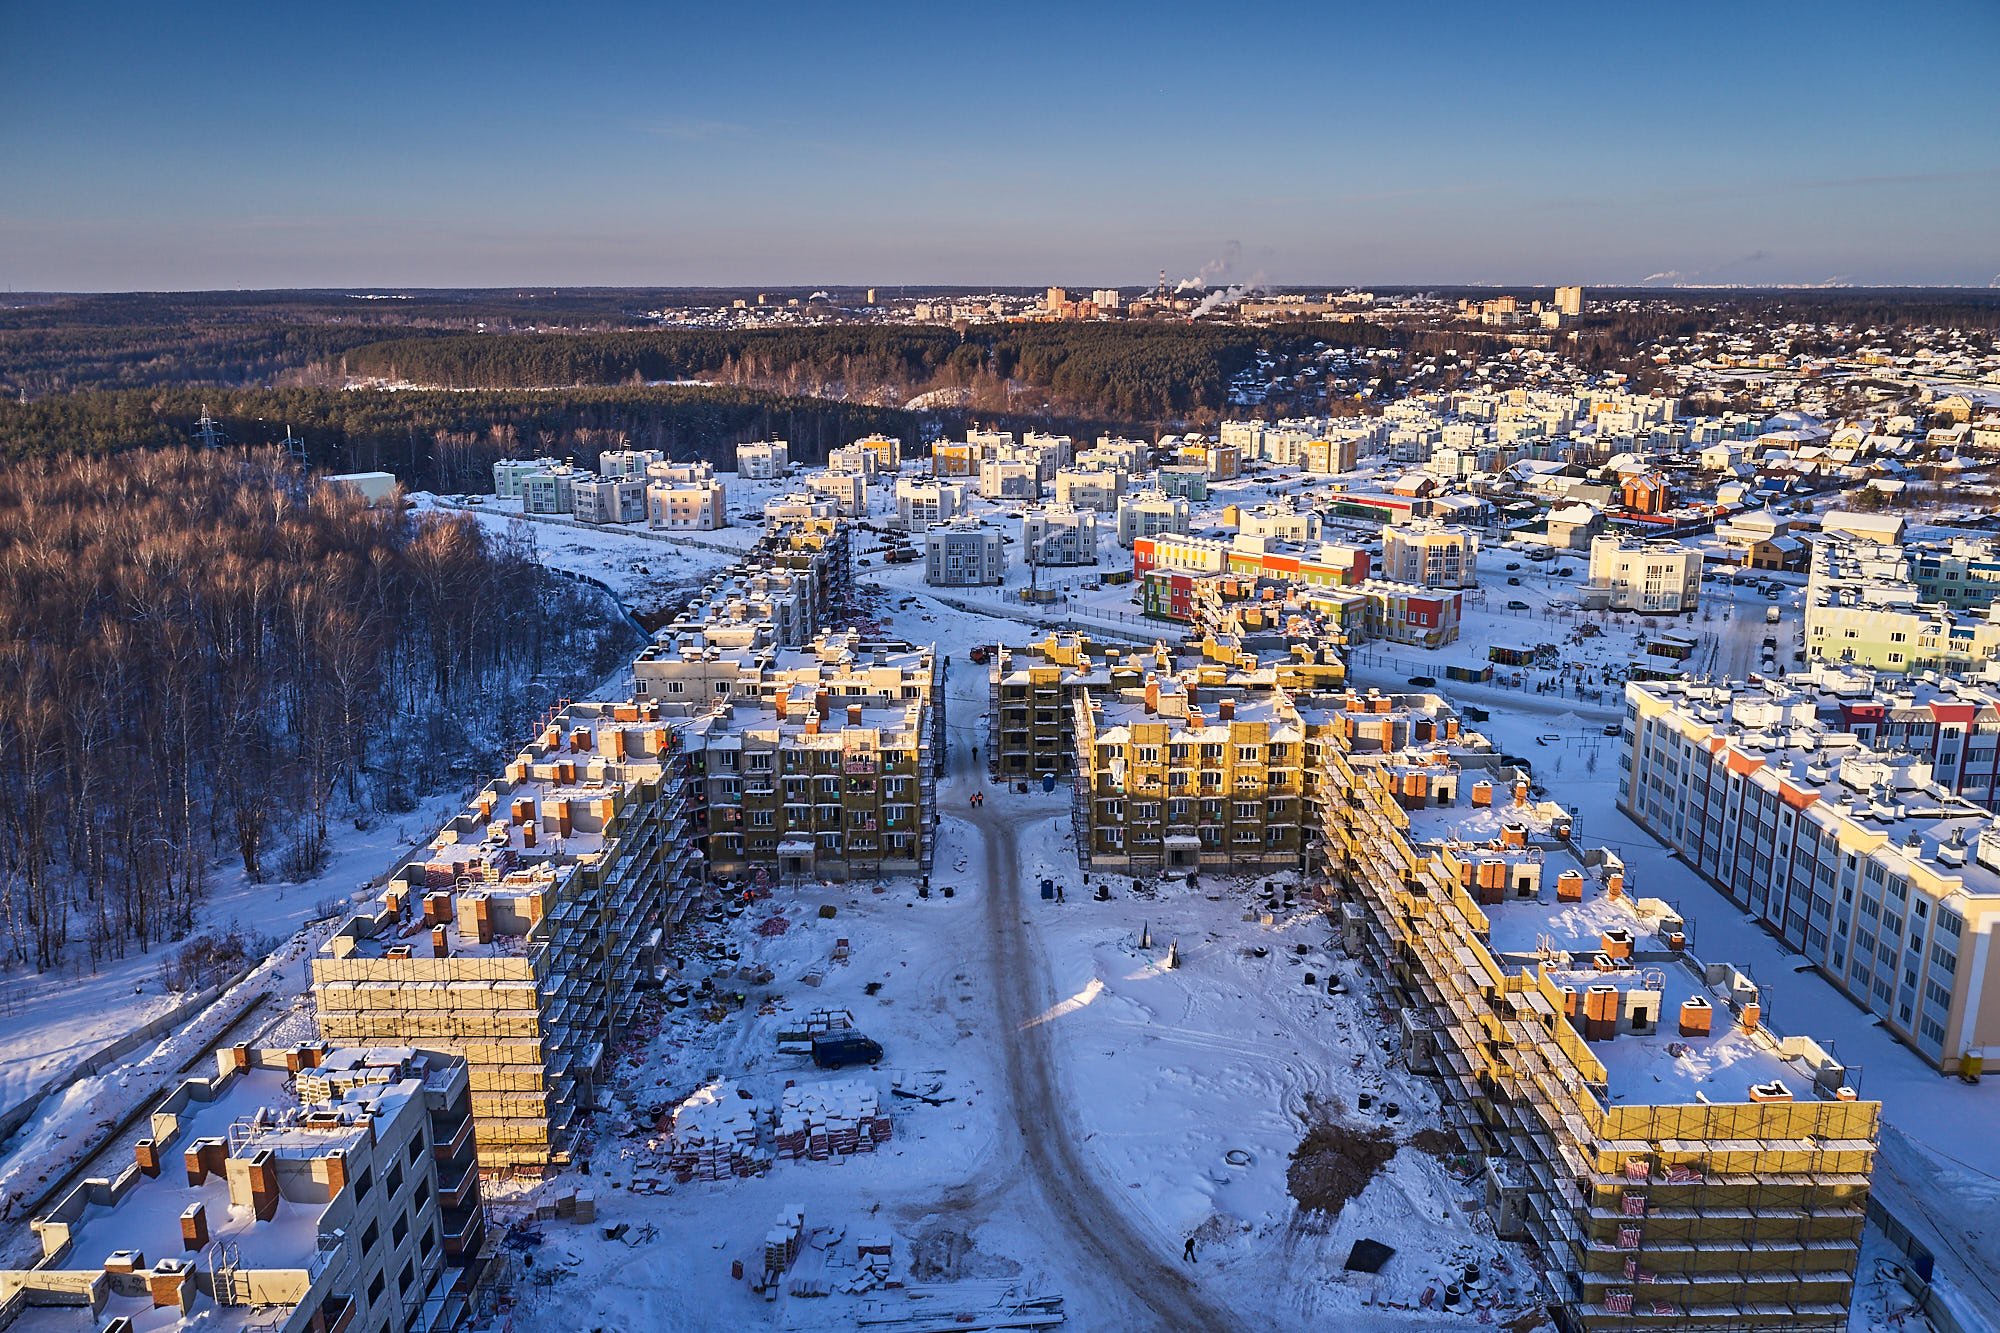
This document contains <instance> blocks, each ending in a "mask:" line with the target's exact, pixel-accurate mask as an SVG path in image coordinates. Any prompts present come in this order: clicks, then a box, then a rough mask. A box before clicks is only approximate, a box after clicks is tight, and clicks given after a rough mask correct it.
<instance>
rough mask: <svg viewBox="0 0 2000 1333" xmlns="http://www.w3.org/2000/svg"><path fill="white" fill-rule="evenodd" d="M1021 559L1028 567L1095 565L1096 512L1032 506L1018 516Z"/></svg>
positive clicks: (1071, 506)
mask: <svg viewBox="0 0 2000 1333" xmlns="http://www.w3.org/2000/svg"><path fill="white" fill-rule="evenodd" d="M1021 556H1022V558H1023V559H1024V560H1026V561H1027V562H1028V563H1029V564H1031V565H1094V564H1096V563H1097V511H1096V510H1094V509H1078V508H1076V507H1075V506H1074V505H1066V504H1051V505H1037V506H1034V507H1032V508H1030V509H1028V510H1026V511H1025V512H1023V513H1022V515H1021Z"/></svg>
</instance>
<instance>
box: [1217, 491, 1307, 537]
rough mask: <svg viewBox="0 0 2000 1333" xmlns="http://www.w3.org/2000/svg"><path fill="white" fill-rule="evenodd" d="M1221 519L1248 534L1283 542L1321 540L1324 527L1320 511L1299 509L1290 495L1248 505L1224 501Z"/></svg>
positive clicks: (1229, 525) (1241, 533)
mask: <svg viewBox="0 0 2000 1333" xmlns="http://www.w3.org/2000/svg"><path fill="white" fill-rule="evenodd" d="M1222 523H1223V526H1224V527H1234V528H1235V529H1236V531H1237V532H1238V533H1239V534H1240V535H1242V536H1245V537H1268V538H1270V539H1271V540H1272V541H1280V542H1311V541H1318V540H1319V535H1320V533H1321V531H1322V530H1323V527H1322V524H1321V521H1320V516H1319V515H1318V514H1316V513H1314V512H1313V511H1312V510H1310V509H1300V508H1299V507H1298V506H1297V505H1296V504H1294V503H1293V502H1292V501H1291V499H1290V498H1289V497H1287V498H1286V499H1282V500H1276V501H1273V502H1272V503H1270V504H1262V505H1252V506H1250V507H1249V508H1247V509H1244V508H1240V507H1238V506H1236V505H1224V506H1223V509H1222Z"/></svg>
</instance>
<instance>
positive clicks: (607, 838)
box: [312, 701, 702, 1172]
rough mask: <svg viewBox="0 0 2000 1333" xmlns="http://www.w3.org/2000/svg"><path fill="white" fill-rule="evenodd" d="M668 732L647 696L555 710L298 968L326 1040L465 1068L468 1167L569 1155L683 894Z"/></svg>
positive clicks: (530, 1163) (677, 763) (680, 762)
mask: <svg viewBox="0 0 2000 1333" xmlns="http://www.w3.org/2000/svg"><path fill="white" fill-rule="evenodd" d="M685 730H686V726H685V722H684V721H681V720H676V719H673V718H670V717H664V716H662V713H661V710H660V706H659V704H658V703H656V702H650V701H649V702H644V703H618V704H596V703H586V704H573V705H571V706H570V707H569V708H568V709H566V710H564V711H563V712H562V713H560V714H558V715H557V716H556V717H555V718H554V719H553V720H552V721H551V722H550V723H549V724H548V726H547V727H546V728H544V730H543V731H542V732H541V734H540V735H539V736H537V738H536V740H535V742H534V744H532V745H531V746H529V747H528V748H527V749H525V750H523V751H522V752H521V754H520V755H519V756H518V757H517V758H516V759H515V760H514V761H513V762H512V763H510V764H509V765H508V766H507V771H506V775H505V776H504V777H503V778H501V779H497V780H495V781H493V782H489V783H488V784H487V785H486V787H485V789H484V790H483V791H482V792H481V793H480V795H479V797H478V798H477V799H476V800H475V801H474V803H473V806H472V808H471V809H470V810H468V811H466V812H465V813H464V814H462V815H460V816H458V817H457V818H456V819H454V820H452V821H451V823H449V824H447V825H446V826H445V827H444V829H443V830H442V831H441V832H440V833H439V834H438V836H437V837H436V838H434V839H432V841H431V845H430V849H429V850H428V851H427V852H425V853H424V854H422V855H421V856H419V857H418V858H416V859H414V860H412V861H411V862H410V863H409V864H407V865H405V866H404V867H403V868H402V869H400V870H398V871H397V872H396V873H395V874H394V875H393V876H392V877H391V879H390V882H389V887H388V888H387V889H386V890H385V891H384V892H383V894H382V896H381V897H380V899H378V900H377V902H376V903H375V905H374V906H373V907H372V908H371V909H370V910H367V911H364V912H362V913H360V914H358V915H356V916H354V917H353V918H351V919H349V920H348V921H347V922H346V924H344V925H343V926H342V927H341V928H340V929H339V930H338V931H336V932H335V933H334V935H333V937H332V939H330V940H329V941H328V942H327V943H326V945H325V946H323V947H322V948H321V950H320V952H319V954H318V955H317V956H316V957H315V958H314V959H313V961H312V976H313V999H314V1003H315V1007H316V1009H317V1013H318V1022H319V1030H320V1035H321V1036H322V1037H323V1038H325V1039H326V1040H327V1041H330V1042H342V1043H354V1044H361V1045H375V1044H382V1043H392V1044H393V1043H396V1042H403V1041H411V1040H415V1041H422V1042H427V1043H434V1044H436V1045H439V1046H442V1047H446V1048H449V1049H452V1050H456V1051H459V1052H460V1053H462V1054H463V1055H464V1056H465V1058H466V1062H467V1064H468V1065H469V1066H470V1071H471V1078H472V1106H473V1114H474V1116H475V1117H476V1119H477V1121H478V1126H479V1163H480V1166H481V1168H482V1169H485V1170H490V1171H516V1170H518V1171H528V1172H536V1171H540V1170H541V1169H543V1168H545V1167H547V1166H549V1165H552V1164H561V1163H563V1162H565V1161H566V1160H568V1155H569V1152H570V1149H571V1146H572V1145H573V1143H574V1141H575V1137H576V1134H577V1132H578V1130H579V1129H580V1127H581V1126H580V1117H581V1115H582V1113H583V1112H584V1111H586V1110H588V1109H589V1108H590V1107H591V1106H592V1105H593V1104H594V1103H595V1100H596V1089H597V1085H598V1083H599V1080H600V1079H601V1078H602V1077H603V1074H604V1064H605V1060H606V1052H607V1051H608V1050H609V1049H610V1048H611V1046H612V1045H613V1044H614V1043H615V1041H616V1040H617V1037H618V1035H619V1034H620V1033H621V1032H622V1031H623V1030H624V1029H625V1027H626V1025H627V1024H628V1023H629V1022H630V1021H631V1018H632V1015H633V1012H634V1010H635V1009H636V1007H637V1004H638V997H639V986H640V982H641V980H642V979H648V980H650V979H655V978H654V977H653V972H654V969H655V968H656V967H657V966H658V964H659V961H660V956H659V950H660V948H661V945H662V943H663V941H664V939H665V938H666V936H667V935H668V934H669V933H671V932H672V931H673V930H674V928H675V927H676V925H677V924H678V923H679V921H680V919H681V917H682V915H684V914H685V912H686V910H687V908H688V906H689V904H690V903H691V902H692V901H693V899H694V896H695V895H696V893H697V892H698V890H699V888H700V885H701V880H702V877H701V862H700V855H699V852H698V850H697V849H696V847H695V845H694V831H693V823H692V819H691V814H692V810H691V802H690V799H689V791H688V777H689V772H690V764H689V761H688V756H687V751H688V742H687V738H686V736H685V735H684V732H685Z"/></svg>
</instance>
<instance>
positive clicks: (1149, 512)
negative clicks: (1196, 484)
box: [1118, 490, 1193, 546]
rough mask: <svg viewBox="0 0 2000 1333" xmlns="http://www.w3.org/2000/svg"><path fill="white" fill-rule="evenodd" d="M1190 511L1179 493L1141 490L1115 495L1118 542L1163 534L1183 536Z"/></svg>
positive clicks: (1125, 544)
mask: <svg viewBox="0 0 2000 1333" xmlns="http://www.w3.org/2000/svg"><path fill="white" fill-rule="evenodd" d="M1192 512H1193V510H1192V509H1191V508H1190V507H1189V505H1188V502H1187V501H1186V500H1185V499H1183V498H1182V497H1180V496H1177V495H1168V494H1167V493H1166V492H1165V491H1161V490H1152V491H1141V492H1139V493H1137V494H1133V495H1121V496H1119V497H1118V544H1119V545H1120V546H1130V545H1132V543H1134V542H1136V541H1138V540H1139V539H1140V538H1141V537H1158V536H1160V535H1161V534H1163V533H1179V534H1181V535H1186V533H1187V530H1188V523H1189V516H1190V514H1192Z"/></svg>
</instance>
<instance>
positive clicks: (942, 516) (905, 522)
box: [896, 477, 966, 532]
mask: <svg viewBox="0 0 2000 1333" xmlns="http://www.w3.org/2000/svg"><path fill="white" fill-rule="evenodd" d="M965 501H966V496H965V487H964V486H963V485H961V484H960V483H958V482H955V481H939V480H937V479H936V478H920V477H902V478H898V479H897V482H896V526H897V527H899V528H901V529H902V530H903V531H904V532H922V531H924V530H925V529H926V528H930V527H933V526H935V525H937V524H939V523H949V522H951V521H952V520H953V519H955V518H957V517H958V516H959V515H960V514H963V513H964V512H965Z"/></svg>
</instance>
